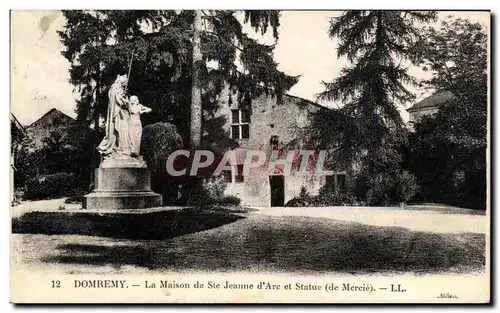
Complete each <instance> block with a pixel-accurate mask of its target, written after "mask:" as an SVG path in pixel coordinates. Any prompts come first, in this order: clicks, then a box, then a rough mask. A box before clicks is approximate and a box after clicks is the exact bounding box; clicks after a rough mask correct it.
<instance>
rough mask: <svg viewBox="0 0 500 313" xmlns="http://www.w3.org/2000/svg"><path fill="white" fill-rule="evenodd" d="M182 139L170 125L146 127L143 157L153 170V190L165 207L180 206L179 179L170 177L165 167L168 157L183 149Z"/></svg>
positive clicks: (142, 144)
mask: <svg viewBox="0 0 500 313" xmlns="http://www.w3.org/2000/svg"><path fill="white" fill-rule="evenodd" d="M182 145H183V143H182V138H181V136H180V135H179V134H178V132H177V128H176V127H175V126H174V125H173V124H170V123H154V124H151V125H148V126H146V127H144V129H143V133H142V139H141V155H142V156H143V157H144V160H145V161H146V163H147V164H148V168H149V169H150V170H151V189H152V190H153V191H154V192H157V193H159V194H161V195H162V196H163V204H164V205H173V204H179V199H178V189H179V185H180V183H181V182H180V180H181V179H180V178H179V177H172V176H170V175H168V173H167V171H166V168H165V165H166V161H167V159H168V156H169V155H170V154H171V153H172V152H174V151H176V150H178V149H181V148H182Z"/></svg>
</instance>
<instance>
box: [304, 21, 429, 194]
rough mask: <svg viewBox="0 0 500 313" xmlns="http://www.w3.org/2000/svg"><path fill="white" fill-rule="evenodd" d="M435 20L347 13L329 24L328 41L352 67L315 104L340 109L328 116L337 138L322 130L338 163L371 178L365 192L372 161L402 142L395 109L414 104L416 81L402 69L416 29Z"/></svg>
mask: <svg viewBox="0 0 500 313" xmlns="http://www.w3.org/2000/svg"><path fill="white" fill-rule="evenodd" d="M435 17H436V13H435V12H434V13H433V12H411V11H408V12H402V11H348V12H345V13H342V14H341V15H340V16H339V17H336V18H332V20H331V21H330V29H329V32H328V33H329V36H330V37H331V38H335V37H338V40H339V46H338V50H337V55H338V57H339V58H340V57H346V58H347V59H348V60H349V61H350V62H351V63H352V65H351V66H348V67H345V68H343V69H342V70H341V73H340V76H339V77H337V78H335V79H333V80H332V81H331V82H323V85H324V88H325V90H324V91H323V92H321V93H319V95H318V98H319V99H320V100H329V101H341V102H342V103H343V104H344V105H343V107H342V108H341V109H339V110H338V112H335V113H332V114H331V115H332V118H334V120H332V121H331V123H339V126H337V127H335V128H334V129H336V130H337V131H338V133H337V134H335V135H333V134H331V129H329V130H326V128H327V127H324V129H325V132H329V134H330V135H331V136H330V137H327V138H329V139H330V140H331V142H332V143H331V145H330V146H331V147H334V148H335V150H334V152H335V153H336V154H337V155H340V159H342V160H344V161H345V163H346V164H353V163H357V164H359V165H360V169H361V172H364V174H363V176H365V177H368V178H370V177H371V178H370V180H371V181H370V180H369V181H367V182H366V186H365V191H366V190H369V189H370V188H372V187H373V185H374V184H375V182H374V181H373V178H374V177H375V176H376V175H377V170H378V167H377V164H376V162H377V161H376V160H379V159H381V158H382V159H383V158H385V156H383V155H382V156H381V155H379V154H380V153H385V152H390V151H391V150H395V149H397V146H398V145H399V144H401V142H402V141H403V140H404V139H405V127H404V122H403V120H402V118H401V115H400V113H399V111H398V109H397V105H398V104H402V103H405V102H408V101H410V100H412V99H413V98H414V95H413V94H412V93H411V92H410V91H409V90H408V89H407V88H406V85H408V84H415V79H414V78H413V77H412V76H410V75H409V74H408V68H407V67H403V66H402V65H401V64H402V63H404V62H406V61H408V60H409V59H410V58H411V57H412V56H413V55H412V54H411V47H412V46H413V45H414V44H415V42H417V40H418V39H419V37H420V34H419V28H418V27H417V23H425V22H428V21H431V20H433V19H435ZM313 127H314V126H313ZM315 128H316V129H320V128H321V125H317V127H315ZM325 135H326V136H328V133H327V134H325ZM390 153H392V152H390Z"/></svg>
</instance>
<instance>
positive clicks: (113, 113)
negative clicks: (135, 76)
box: [97, 75, 129, 156]
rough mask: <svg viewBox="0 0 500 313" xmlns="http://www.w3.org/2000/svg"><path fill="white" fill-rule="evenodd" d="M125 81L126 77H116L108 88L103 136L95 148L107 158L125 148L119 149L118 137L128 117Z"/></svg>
mask: <svg viewBox="0 0 500 313" xmlns="http://www.w3.org/2000/svg"><path fill="white" fill-rule="evenodd" d="M127 81H128V77H127V75H118V76H117V77H116V80H115V82H114V83H113V84H112V85H111V87H110V88H109V91H108V100H109V102H108V112H107V115H106V129H105V136H104V139H103V140H102V141H101V143H100V144H99V146H98V147H97V150H98V151H99V153H100V154H101V155H102V156H109V155H112V154H114V153H117V152H119V151H123V150H124V149H125V148H126V147H119V142H120V140H119V136H120V132H122V129H123V127H122V126H123V125H124V124H123V123H128V117H129V114H128V113H129V112H128V109H127V102H128V101H127V99H126V97H125V86H126V85H127ZM123 110H127V112H123ZM121 135H123V134H121ZM122 142H123V141H122Z"/></svg>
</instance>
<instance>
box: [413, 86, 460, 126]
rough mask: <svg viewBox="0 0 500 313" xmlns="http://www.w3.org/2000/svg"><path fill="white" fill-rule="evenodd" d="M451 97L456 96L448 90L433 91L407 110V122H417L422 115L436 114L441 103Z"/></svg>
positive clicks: (451, 98)
mask: <svg viewBox="0 0 500 313" xmlns="http://www.w3.org/2000/svg"><path fill="white" fill-rule="evenodd" d="M453 99H456V97H455V95H454V94H453V93H451V92H450V91H441V92H437V93H434V94H433V95H431V96H429V97H427V98H425V99H423V100H422V101H420V102H418V103H416V104H414V105H413V106H412V107H410V108H409V109H408V110H407V111H408V113H409V115H410V118H409V122H410V123H417V122H418V121H419V120H420V119H421V118H422V117H423V116H427V115H433V114H436V112H437V111H438V110H439V107H440V106H441V105H443V104H445V103H446V102H447V101H449V100H453Z"/></svg>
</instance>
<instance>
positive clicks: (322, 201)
mask: <svg viewBox="0 0 500 313" xmlns="http://www.w3.org/2000/svg"><path fill="white" fill-rule="evenodd" d="M313 202H314V205H316V206H337V205H358V204H359V203H358V201H357V200H356V197H355V196H354V195H353V194H352V193H351V192H349V191H347V190H339V189H337V190H334V189H332V188H331V187H329V186H323V187H322V188H321V189H320V190H319V194H318V195H317V196H316V197H314V199H313Z"/></svg>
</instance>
